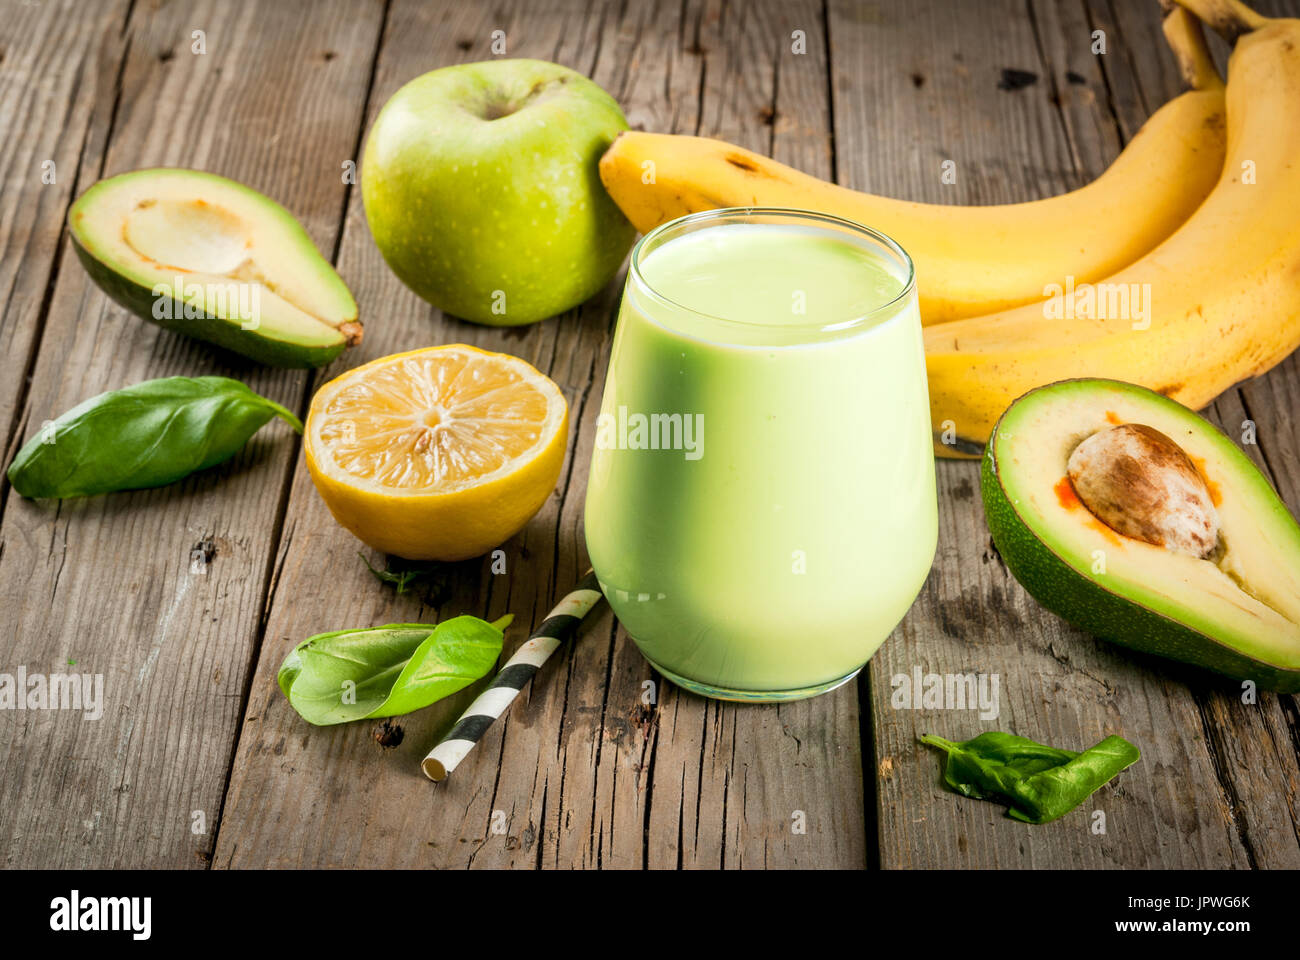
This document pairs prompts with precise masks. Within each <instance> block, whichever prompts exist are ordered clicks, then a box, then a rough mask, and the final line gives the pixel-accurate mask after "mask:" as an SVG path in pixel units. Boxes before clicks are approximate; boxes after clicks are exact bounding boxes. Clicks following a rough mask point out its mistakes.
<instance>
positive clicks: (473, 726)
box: [420, 570, 601, 780]
mask: <svg viewBox="0 0 1300 960" xmlns="http://www.w3.org/2000/svg"><path fill="white" fill-rule="evenodd" d="M600 597H601V593H600V584H599V583H597V582H596V574H595V573H593V572H592V571H590V570H588V571H587V575H586V576H584V577H583V578H582V580H580V581H579V582H578V585H577V586H576V587H575V588H574V589H573V590H572V591H571V592H570V593H569V594H568V595H567V596H566V597H565V598H564V599H563V600H561V601H560V602H559V603H557V604H556V605H555V609H554V610H552V611H551V612H550V614H549V615H548V616H547V617H546V619H545V620H543V621H542V625H541V626H540V627H538V628H537V629H536V630H534V631H533V635H532V636H531V637H529V638H528V639H527V640H526V641H524V643H523V645H522V646H521V647H520V648H519V649H518V650H516V651H515V655H514V656H513V657H511V658H510V659H509V660H508V661H507V662H506V665H505V666H504V667H502V668H501V670H500V672H499V673H497V675H496V677H494V678H493V680H492V684H491V685H490V686H489V687H488V688H487V689H486V690H484V691H483V692H482V693H480V694H479V695H478V698H477V699H476V700H475V701H474V702H473V703H471V704H470V705H469V709H468V710H466V711H465V712H464V713H463V714H461V716H460V719H459V720H457V721H456V725H455V726H454V727H452V728H451V731H450V732H449V733H448V734H447V735H446V736H445V737H443V738H442V740H441V741H440V742H439V743H438V745H437V746H436V747H434V748H433V749H432V750H430V751H429V755H428V756H427V757H425V758H424V762H423V763H421V764H420V769H421V770H423V771H424V775H425V776H426V777H428V778H429V779H430V780H442V779H444V778H445V777H446V776H447V774H449V773H451V772H452V771H453V770H455V769H456V767H457V765H458V764H459V763H460V762H461V761H462V760H464V759H465V757H466V755H467V754H468V753H469V752H470V751H471V750H473V749H474V744H476V743H478V742H479V739H480V738H481V737H482V736H483V734H485V733H486V732H487V730H488V727H490V726H492V723H493V721H494V720H496V719H497V717H499V716H501V714H503V713H505V712H506V708H507V707H509V706H510V704H511V703H512V702H513V701H514V699H515V697H517V696H518V695H519V691H520V690H522V689H523V688H524V685H525V684H526V683H528V681H529V680H531V679H533V676H534V674H536V673H537V671H538V669H539V668H540V667H541V665H542V664H544V663H545V662H546V660H547V658H548V657H550V655H551V654H553V653H554V652H555V650H556V648H557V647H559V645H560V644H562V643H563V642H564V641H565V640H568V639H569V638H570V637H571V636H573V635H574V633H575V632H576V631H577V629H578V624H580V623H581V622H582V618H583V617H585V616H586V615H587V614H588V613H590V612H591V608H592V607H594V606H595V605H596V603H597V601H599V600H600Z"/></svg>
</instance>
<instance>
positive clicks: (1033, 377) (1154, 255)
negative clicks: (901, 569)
mask: <svg viewBox="0 0 1300 960" xmlns="http://www.w3.org/2000/svg"><path fill="white" fill-rule="evenodd" d="M1179 2H1180V3H1182V4H1184V5H1185V6H1186V7H1188V8H1189V9H1191V10H1192V11H1193V12H1194V13H1197V14H1199V15H1201V16H1204V17H1205V18H1206V20H1207V22H1209V23H1211V24H1213V25H1215V26H1216V27H1217V28H1219V29H1221V31H1222V32H1224V33H1225V34H1226V35H1228V36H1229V37H1234V36H1235V37H1237V38H1238V39H1237V42H1236V46H1235V48H1234V50H1233V52H1232V56H1231V58H1230V60H1229V61H1228V84H1227V95H1226V96H1227V99H1226V107H1227V132H1228V141H1227V156H1226V160H1225V163H1224V168H1223V173H1222V176H1221V177H1220V178H1219V181H1218V183H1217V184H1216V185H1215V187H1214V189H1213V190H1212V191H1211V192H1210V195H1209V196H1208V197H1207V198H1206V200H1205V202H1204V203H1203V204H1202V205H1201V206H1200V207H1199V208H1198V209H1197V210H1196V211H1195V213H1193V214H1192V215H1191V217H1190V218H1189V219H1188V220H1187V222H1186V223H1184V224H1183V225H1182V226H1181V227H1180V228H1178V230H1176V231H1175V232H1174V233H1173V234H1172V235H1171V236H1170V237H1169V238H1168V239H1166V240H1165V241H1164V242H1163V243H1161V244H1160V245H1159V246H1157V247H1156V248H1155V249H1154V250H1152V251H1151V252H1150V253H1148V254H1147V255H1146V256H1144V257H1142V258H1140V259H1138V260H1137V261H1135V262H1134V263H1132V264H1130V265H1129V266H1127V267H1125V268H1124V269H1122V270H1120V271H1118V272H1117V273H1115V274H1113V275H1112V276H1109V277H1107V278H1105V279H1104V280H1103V281H1101V282H1100V283H1098V284H1096V285H1095V287H1094V288H1093V289H1094V291H1097V292H1095V293H1094V295H1093V296H1092V297H1091V298H1090V303H1089V302H1086V300H1085V302H1084V303H1083V308H1082V309H1079V308H1078V305H1076V308H1075V309H1073V310H1068V309H1062V307H1063V306H1065V304H1063V302H1062V301H1061V300H1060V299H1059V298H1058V299H1057V300H1054V301H1053V300H1049V301H1044V302H1041V303H1035V304H1030V305H1028V306H1024V307H1019V308H1017V309H1013V310H1009V311H1003V312H997V313H991V314H989V315H987V316H982V317H975V318H970V319H964V320H957V321H954V322H951V323H944V324H941V325H939V326H934V327H927V328H926V330H925V349H926V363H927V367H928V372H929V379H930V410H931V415H932V418H933V422H934V427H935V436H936V450H937V451H938V452H940V453H941V454H944V455H949V456H960V455H963V454H970V453H975V452H977V449H978V446H979V445H982V444H983V443H984V442H985V441H986V440H987V439H988V436H989V433H990V431H991V429H992V427H993V425H994V423H995V422H996V420H997V418H998V416H999V415H1000V414H1001V413H1002V411H1003V410H1004V409H1006V407H1007V406H1008V404H1010V403H1011V401H1012V400H1014V399H1015V398H1016V397H1018V396H1020V395H1021V394H1023V393H1025V392H1026V391H1028V390H1030V389H1032V388H1033V387H1037V386H1040V385H1042V384H1045V383H1050V382H1052V381H1055V380H1062V379H1066V378H1070V377H1080V376H1090V377H1108V378H1112V379H1116V380H1127V381H1130V382H1132V383H1137V384H1141V385H1143V386H1146V387H1149V388H1151V389H1153V390H1157V391H1159V392H1161V393H1163V394H1165V395H1166V396H1169V397H1171V398H1173V399H1175V400H1178V401H1179V402H1180V403H1183V404H1185V405H1186V406H1188V407H1191V408H1192V409H1199V408H1200V407H1203V406H1204V405H1206V404H1208V403H1209V402H1210V401H1211V400H1213V399H1214V398H1215V397H1216V396H1217V395H1218V394H1219V393H1221V392H1222V391H1224V390H1226V389H1228V388H1229V387H1231V386H1232V385H1233V384H1235V383H1237V382H1238V381H1240V380H1243V379H1245V378H1247V377H1250V376H1257V375H1258V374H1260V373H1263V372H1264V371H1265V370H1268V369H1269V368H1270V367H1272V366H1274V365H1275V364H1277V363H1278V362H1280V361H1281V360H1282V359H1284V358H1285V357H1286V356H1287V355H1288V354H1290V353H1291V352H1292V351H1293V350H1294V349H1296V347H1297V346H1300V20H1296V19H1276V20H1274V19H1268V18H1264V17H1261V16H1260V15H1258V14H1256V13H1254V12H1253V11H1251V10H1249V9H1248V8H1246V7H1245V6H1243V5H1242V4H1241V3H1239V2H1238V0H1179ZM1140 201H1141V198H1140V197H1137V196H1135V197H1134V202H1135V203H1139V204H1140ZM1124 299H1127V301H1128V305H1129V309H1128V310H1122V309H1121V310H1115V309H1113V308H1114V306H1115V304H1116V302H1117V301H1120V300H1124ZM1148 302H1149V307H1150V309H1149V311H1146V310H1143V309H1134V304H1135V303H1148ZM1103 304H1104V305H1105V306H1103ZM1116 314H1118V315H1116ZM954 439H955V440H956V442H955V443H953V442H951V441H953V440H954ZM963 441H965V443H963ZM968 445H969V446H968Z"/></svg>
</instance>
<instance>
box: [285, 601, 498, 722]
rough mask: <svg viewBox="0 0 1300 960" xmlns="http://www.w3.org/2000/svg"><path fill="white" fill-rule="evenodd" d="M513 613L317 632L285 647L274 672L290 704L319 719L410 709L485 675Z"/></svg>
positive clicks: (380, 714)
mask: <svg viewBox="0 0 1300 960" xmlns="http://www.w3.org/2000/svg"><path fill="white" fill-rule="evenodd" d="M511 619H512V618H511V617H510V616H505V617H502V618H501V619H500V620H497V621H495V622H493V623H488V622H486V621H484V620H480V619H478V618H477V617H470V616H461V617H455V618H453V619H451V620H445V621H443V622H442V623H440V624H438V625H437V626H436V627H435V626H432V625H430V624H420V623H390V624H388V625H386V626H382V627H370V628H368V629H360V630H336V631H334V632H332V633H321V634H317V635H316V636H314V637H310V638H308V639H306V640H304V641H303V642H302V643H300V644H298V646H296V647H294V649H293V650H291V651H290V652H289V655H288V656H287V657H285V658H284V663H283V664H281V666H280V673H279V676H278V677H277V680H278V682H279V684H280V689H281V690H282V691H283V692H284V695H285V696H286V697H288V698H289V703H290V704H291V705H292V706H293V708H294V709H295V710H297V711H298V713H299V714H300V715H301V716H302V718H303V719H304V720H306V721H307V722H308V723H314V724H316V725H318V726H325V725H328V724H333V723H347V722H348V721H350V720H364V719H368V718H372V717H395V716H398V715H400V714H403V713H411V712H412V711H415V710H420V709H422V708H424V707H427V706H428V705H429V704H431V703H434V702H436V701H438V700H441V699H442V698H443V697H447V696H450V695H451V694H453V693H455V692H456V691H457V690H460V689H461V688H463V687H467V686H469V685H470V684H471V683H473V682H474V681H475V680H478V679H479V678H481V677H484V676H486V675H487V673H488V671H490V670H491V669H492V667H493V666H495V665H496V662H497V658H498V657H499V656H500V655H501V641H502V639H503V635H502V631H504V630H505V628H506V627H507V626H509V624H510V621H511Z"/></svg>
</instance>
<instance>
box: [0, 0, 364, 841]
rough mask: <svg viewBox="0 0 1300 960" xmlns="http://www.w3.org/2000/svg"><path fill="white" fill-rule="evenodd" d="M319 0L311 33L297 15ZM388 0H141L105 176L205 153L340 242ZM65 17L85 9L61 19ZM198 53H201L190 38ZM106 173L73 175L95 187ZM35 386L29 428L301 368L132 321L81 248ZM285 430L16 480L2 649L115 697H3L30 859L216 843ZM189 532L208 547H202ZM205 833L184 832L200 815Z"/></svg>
mask: <svg viewBox="0 0 1300 960" xmlns="http://www.w3.org/2000/svg"><path fill="white" fill-rule="evenodd" d="M309 11H310V15H311V17H312V21H311V22H312V29H311V30H304V29H302V24H303V23H304V21H305V18H306V17H307V15H308V12H309ZM381 12H382V11H381V6H380V5H379V4H378V3H370V4H365V5H358V4H354V3H348V2H343V0H337V2H331V3H314V4H307V3H305V2H304V3H277V4H256V5H254V4H252V3H234V4H232V3H212V2H209V3H171V4H166V5H164V6H162V7H161V8H154V7H153V5H144V4H141V5H139V6H137V8H136V9H135V11H134V15H133V17H132V21H131V24H130V54H129V57H128V59H127V61H126V65H125V70H124V73H123V75H122V89H121V96H120V102H119V103H118V106H117V119H116V124H115V126H114V129H113V135H112V138H111V140H110V142H109V144H108V153H107V160H106V163H105V165H104V172H105V173H107V174H114V173H119V172H122V171H124V170H128V169H132V168H137V167H143V166H150V165H181V166H193V167H197V168H200V169H206V170H212V171H214V172H218V173H222V174H226V175H229V176H232V177H235V178H237V179H240V180H244V181H246V182H248V183H250V184H251V185H252V186H254V187H256V188H258V189H260V190H263V191H265V192H267V193H268V194H270V195H271V196H273V197H275V198H276V199H278V200H279V201H281V202H282V203H284V204H285V206H287V207H288V208H289V209H290V210H291V211H293V212H294V213H295V214H297V215H298V216H299V217H300V218H301V219H302V220H303V222H304V223H305V225H306V227H307V229H308V230H309V232H310V233H311V234H312V236H313V238H314V240H315V241H316V243H317V245H318V246H320V247H321V248H322V249H324V250H325V251H327V252H328V251H329V250H331V248H332V245H333V240H334V235H335V231H336V229H337V228H338V226H339V224H338V221H339V213H340V210H341V209H342V204H343V197H344V184H343V183H342V180H341V177H340V173H341V170H342V167H341V164H342V162H343V161H344V160H345V159H347V158H348V157H349V156H350V155H351V153H352V150H353V148H354V145H355V141H356V136H357V131H358V130H359V128H360V122H361V106H360V105H361V103H362V101H363V100H364V97H365V90H366V84H367V81H368V77H369V73H370V65H371V57H372V54H373V51H374V47H375V43H376V38H377V34H378V28H379V19H380V14H381ZM68 19H75V18H74V17H73V16H72V15H69V17H68ZM194 30H203V31H204V32H205V43H206V51H207V52H206V53H204V54H196V53H193V52H191V51H192V49H193V47H192V43H193V42H194V41H193V31H194ZM97 175H98V171H97V169H96V166H95V165H93V164H90V165H87V167H86V169H84V170H83V177H82V180H83V182H82V183H80V184H79V185H78V186H79V187H84V186H86V185H88V184H89V182H90V181H92V180H93V179H94V178H95V177H96V176H97ZM64 262H65V264H67V268H66V269H63V270H61V271H60V274H59V277H58V280H57V283H56V285H55V288H54V291H53V299H52V301H51V304H50V307H49V315H48V321H47V324H46V330H45V334H44V339H43V342H42V345H41V350H40V353H39V356H38V357H37V363H36V365H35V369H34V372H33V376H32V384H31V389H30V394H29V396H28V399H27V407H28V412H26V413H25V414H24V416H25V417H26V419H27V422H28V423H29V430H28V432H31V429H30V424H39V423H40V422H41V421H42V420H44V419H46V418H49V417H53V416H55V415H56V414H58V413H59V412H61V411H62V410H64V409H66V408H68V407H70V406H72V405H73V404H74V403H76V402H78V401H80V400H82V399H84V398H85V397H87V396H89V395H91V394H94V393H96V392H98V391H100V390H104V389H109V388H114V387H119V386H123V385H125V384H128V383H132V382H135V381H138V380H142V379H146V378H148V377H156V376H163V375H167V374H176V373H184V374H200V373H205V374H206V373H220V374H227V375H233V376H236V377H239V378H240V379H243V380H244V381H246V382H247V383H249V384H250V386H252V387H253V388H254V389H255V390H258V391H260V392H262V393H265V394H267V395H270V396H272V397H274V398H275V399H276V400H278V401H280V402H282V403H285V404H287V405H289V406H290V407H298V406H299V405H300V402H301V399H302V396H303V388H304V381H305V377H304V375H303V374H302V373H298V372H274V371H267V370H262V369H257V368H254V367H253V366H252V365H250V364H244V363H241V362H239V361H237V360H234V359H232V358H230V357H221V356H217V355H216V354H215V353H213V352H212V351H210V350H208V349H205V348H204V347H203V346H202V345H200V344H197V343H195V342H191V341H189V340H187V339H184V338H181V337H178V336H176V335H174V334H171V333H167V332H163V331H161V330H158V329H157V328H155V327H153V326H152V325H148V324H145V323H142V322H141V321H139V320H137V319H135V318H133V317H129V316H127V315H126V314H125V312H124V311H122V310H121V309H120V308H118V307H117V306H115V305H112V304H110V303H109V301H108V300H107V299H106V298H105V297H104V296H103V295H102V294H100V293H99V291H98V290H97V289H95V288H94V287H93V286H92V285H91V284H90V283H89V281H88V280H87V278H86V276H85V274H84V272H83V271H82V270H80V268H79V267H77V266H76V265H75V263H74V262H73V261H72V258H71V257H70V255H69V256H68V257H65V260H64ZM294 445H295V442H294V440H293V438H292V436H291V435H290V434H289V432H288V431H286V430H284V429H282V428H279V427H270V428H268V429H267V430H265V431H264V432H263V434H262V435H260V436H259V437H257V438H256V439H255V440H254V441H253V442H252V443H250V444H249V446H248V448H247V449H246V450H244V451H243V452H241V453H240V454H239V455H238V456H237V457H236V458H235V459H234V460H233V461H231V463H229V464H228V465H226V466H223V467H221V468H219V469H216V470H212V471H208V472H206V473H204V474H202V475H200V476H196V477H193V478H191V479H189V480H187V481H185V482H183V483H181V484H178V485H175V486H173V487H169V488H165V489H161V490H155V491H146V492H140V493H133V494H122V495H113V496H107V497H98V498H92V499H90V500H86V501H69V502H66V503H62V504H60V503H46V502H41V503H32V502H26V501H22V500H21V499H20V498H18V497H17V496H16V495H15V494H13V493H12V492H11V493H10V494H9V501H8V504H7V509H6V512H5V516H4V521H3V527H2V528H0V536H2V537H3V547H4V551H3V556H2V557H0V606H2V607H3V608H4V609H5V610H6V611H8V613H9V617H10V620H9V621H8V622H9V624H11V629H10V630H9V631H7V632H8V633H9V635H10V637H11V642H10V645H9V647H8V650H7V655H6V658H5V659H6V666H8V665H9V664H14V665H19V664H21V665H25V666H26V667H27V668H28V670H30V671H41V672H55V671H59V670H66V669H68V668H67V667H65V666H64V665H65V664H67V663H69V662H71V661H74V660H75V661H76V669H77V670H78V671H84V672H87V673H92V674H96V673H102V674H103V675H104V714H103V717H102V719H100V720H98V721H96V722H91V721H86V720H82V719H81V717H79V716H77V715H76V714H74V713H72V712H69V711H45V712H41V713H32V712H27V713H11V712H9V711H6V712H5V715H4V716H3V717H0V729H2V730H3V731H4V734H3V742H4V757H3V765H4V768H5V777H4V778H3V781H2V782H0V840H2V842H3V844H4V847H3V849H4V858H5V861H6V862H12V863H18V864H24V865H28V866H58V867H69V866H98V867H104V866H167V867H200V866H202V865H203V864H204V863H205V862H206V859H207V857H208V856H209V855H210V851H211V845H212V841H213V836H212V832H211V830H212V827H213V825H214V824H215V822H216V819H217V815H218V811H219V809H220V804H221V800H222V796H223V793H224V786H225V781H226V775H227V771H228V767H229V763H230V758H231V755H232V751H233V746H234V736H235V732H236V729H237V724H238V720H239V716H240V713H241V706H242V701H243V696H244V690H245V688H246V684H247V676H248V670H249V668H250V666H251V658H252V653H253V648H254V641H255V639H256V637H257V633H258V624H259V620H260V617H261V613H262V608H263V599H264V594H265V588H266V583H267V577H268V566H269V563H270V560H271V559H272V556H273V554H272V550H273V546H274V541H275V532H276V529H277V524H278V516H279V512H280V507H281V502H282V498H283V495H284V492H285V483H286V476H287V470H288V467H289V462H290V458H291V454H292V451H293V450H294ZM199 543H203V544H208V545H210V547H211V549H212V550H214V551H215V553H213V554H212V555H211V558H210V561H209V562H207V563H199V564H197V565H195V564H193V563H192V560H191V551H192V548H193V547H194V546H195V545H196V544H199ZM199 814H201V816H202V818H203V824H202V825H201V826H203V832H192V826H193V825H194V824H195V823H196V822H197V820H196V818H197V816H198V815H199Z"/></svg>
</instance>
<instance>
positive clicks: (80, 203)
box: [68, 169, 361, 367]
mask: <svg viewBox="0 0 1300 960" xmlns="http://www.w3.org/2000/svg"><path fill="white" fill-rule="evenodd" d="M68 221H69V229H70V232H71V235H72V239H73V245H74V249H76V251H77V255H78V257H79V258H80V259H81V262H82V263H83V264H84V265H85V267H86V270H87V272H88V273H89V274H90V275H91V277H92V279H94V280H95V282H96V283H97V284H98V285H99V286H100V287H101V288H102V289H103V290H104V291H105V292H106V293H107V294H108V295H109V296H111V297H112V298H113V299H114V300H116V301H117V302H118V303H120V304H122V305H123V306H124V307H126V308H127V309H128V310H130V311H131V312H132V313H135V314H136V315H137V316H139V317H141V318H142V319H145V320H148V321H149V322H151V323H156V324H158V325H160V326H164V327H167V328H168V329H171V330H175V331H177V332H179V333H184V334H187V335H189V336H194V337H197V338H199V339H202V340H207V341H209V342H212V343H216V344H218V345H219V346H222V347H225V348H227V349H229V350H233V351H235V352H237V353H241V354H243V355H245V356H247V357H251V358H252V359H254V360H257V361H259V362H261V363H267V364H270V365H272V366H283V367H316V366H320V365H322V364H325V363H328V362H329V361H330V360H332V359H334V357H336V356H338V354H339V353H340V352H342V351H343V349H344V348H345V347H347V346H349V345H350V344H352V343H355V342H357V341H358V340H359V339H360V333H361V325H360V324H359V323H358V322H357V305H356V302H355V301H354V300H353V299H352V294H351V293H350V292H349V291H348V289H347V287H346V286H345V285H344V283H343V281H342V279H341V278H340V277H339V275H338V274H337V273H336V272H335V271H334V268H333V267H332V266H330V264H329V262H328V261H326V260H325V258H324V257H322V256H321V255H320V253H319V252H318V251H317V250H316V247H315V246H314V245H313V244H312V242H311V238H310V237H309V236H308V235H307V232H306V231H305V230H304V229H303V228H302V226H301V225H300V224H299V223H298V222H297V221H296V220H294V219H293V217H292V216H291V215H290V214H289V212H288V211H287V210H285V209H284V208H283V207H281V206H280V205H279V204H277V203H276V202H275V201H273V200H271V199H270V198H269V197H265V196H263V195H262V194H260V193H258V192H257V191H255V190H252V189H250V188H248V187H245V186H243V185H242V184H239V183H236V182H234V181H233V180H227V179H225V178H224V177H218V176H215V175H213V174H209V173H201V172H198V171H194V170H180V169H155V170H138V171H135V172H133V173H126V174H122V175H120V176H116V177H111V178H109V179H107V180H101V181H100V182H99V183H97V184H95V185H94V186H93V187H91V188H90V189H89V190H87V191H86V192H85V193H84V194H82V196H81V197H80V198H79V199H78V200H77V202H76V203H74V204H73V205H72V209H71V210H70V211H69V213H68ZM159 285H162V287H163V288H165V290H166V291H167V293H164V295H163V296H162V297H161V298H160V297H159V296H156V295H155V293H154V291H155V289H156V288H158V287H159ZM173 291H174V292H175V293H178V294H179V300H180V302H178V301H177V300H176V299H174V294H173V293H172V292H173ZM160 300H161V302H160ZM254 307H255V316H254V311H253V309H252V308H254ZM187 314H188V316H187Z"/></svg>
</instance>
